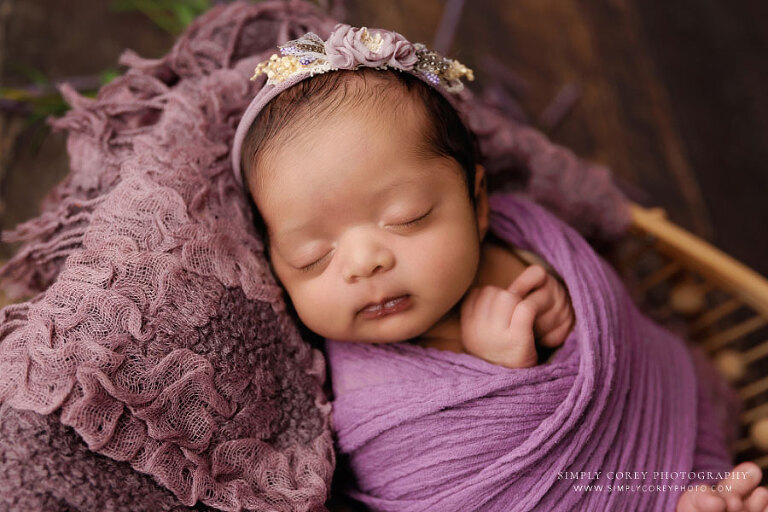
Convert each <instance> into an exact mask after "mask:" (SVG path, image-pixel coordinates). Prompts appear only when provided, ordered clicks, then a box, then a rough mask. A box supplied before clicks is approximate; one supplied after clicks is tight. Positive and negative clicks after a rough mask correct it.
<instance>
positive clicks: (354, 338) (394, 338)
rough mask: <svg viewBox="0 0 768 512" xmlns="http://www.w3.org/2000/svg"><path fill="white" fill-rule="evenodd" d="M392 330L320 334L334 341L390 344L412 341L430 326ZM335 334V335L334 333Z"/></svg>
mask: <svg viewBox="0 0 768 512" xmlns="http://www.w3.org/2000/svg"><path fill="white" fill-rule="evenodd" d="M390 330H391V331H392V332H387V333H380V332H378V333H377V332H352V333H349V332H345V333H329V334H328V335H323V334H320V333H318V334H320V336H322V337H324V338H328V339H332V340H334V341H342V342H351V343H366V344H389V343H403V342H406V341H411V340H413V339H414V338H417V337H419V336H421V335H422V334H424V333H425V332H427V330H428V326H426V327H422V326H413V327H404V328H402V329H390ZM334 334H335V335H334Z"/></svg>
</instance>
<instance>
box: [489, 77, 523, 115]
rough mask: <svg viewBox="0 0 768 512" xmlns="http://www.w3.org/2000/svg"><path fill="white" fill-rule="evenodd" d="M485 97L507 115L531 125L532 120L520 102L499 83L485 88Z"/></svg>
mask: <svg viewBox="0 0 768 512" xmlns="http://www.w3.org/2000/svg"><path fill="white" fill-rule="evenodd" d="M484 94H485V97H486V99H487V100H488V101H490V102H491V103H493V104H494V105H496V106H497V107H498V108H500V109H501V110H502V111H503V112H504V113H505V114H506V115H508V116H510V117H511V118H512V119H514V120H515V121H519V122H521V123H524V124H530V122H531V121H530V118H529V117H528V114H526V113H525V110H523V107H522V105H520V102H519V101H517V99H516V98H514V97H513V96H512V95H510V94H509V93H508V92H507V90H506V89H505V88H504V87H503V86H502V85H501V84H499V83H498V82H496V83H493V84H491V85H489V86H488V87H486V88H485V90H484Z"/></svg>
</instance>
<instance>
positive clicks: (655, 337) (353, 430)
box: [326, 194, 732, 512]
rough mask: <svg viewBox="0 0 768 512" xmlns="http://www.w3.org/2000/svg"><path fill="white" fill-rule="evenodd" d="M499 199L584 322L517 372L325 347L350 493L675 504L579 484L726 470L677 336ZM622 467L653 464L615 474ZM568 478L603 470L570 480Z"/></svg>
mask: <svg viewBox="0 0 768 512" xmlns="http://www.w3.org/2000/svg"><path fill="white" fill-rule="evenodd" d="M490 204H491V212H492V213H491V226H490V227H491V230H492V231H493V232H494V233H496V234H497V235H499V236H500V237H501V238H502V239H504V240H506V241H507V242H509V243H510V244H513V245H515V246H517V247H521V248H523V249H527V250H530V251H533V252H535V253H538V254H539V255H541V256H542V257H544V259H545V260H546V261H548V262H549V263H551V264H552V266H553V267H554V268H555V270H557V272H559V273H560V275H561V276H562V277H563V279H564V280H565V283H566V285H567V287H568V290H569V292H570V295H571V299H572V302H573V308H574V311H575V314H576V323H575V327H574V330H573V332H572V333H571V335H570V336H569V337H568V339H567V340H566V341H565V344H564V346H563V347H561V348H560V349H559V350H558V352H556V354H555V356H554V358H553V360H551V361H550V362H549V363H547V364H544V365H540V366H536V367H533V368H527V369H514V370H513V369H508V368H504V367H501V366H496V365H493V364H490V363H487V362H485V361H483V360H481V359H479V358H476V357H473V356H470V355H467V354H457V353H453V352H448V351H441V350H436V349H432V348H423V347H419V346H416V345H411V344H406V343H400V344H391V345H369V344H358V343H349V342H337V341H331V340H327V341H326V349H327V354H328V357H329V361H330V364H331V369H332V381H333V386H334V392H335V396H336V398H335V400H334V402H333V411H334V412H333V422H334V428H335V429H336V431H337V432H338V439H339V446H340V449H341V451H342V452H344V453H347V454H349V455H350V463H351V466H352V469H353V471H354V472H355V475H356V477H357V482H358V487H359V488H358V489H356V490H352V491H351V495H352V496H354V497H355V498H357V499H359V500H361V501H363V502H365V503H366V504H368V505H369V506H370V507H371V508H372V509H373V510H382V511H392V512H395V511H397V512H406V511H413V512H415V511H423V510H440V511H446V512H449V511H465V510H483V511H487V512H491V511H499V512H512V511H523V510H547V511H556V510H557V511H560V510H562V511H571V510H654V511H673V510H674V509H675V506H676V503H677V500H678V498H679V496H680V494H681V489H680V488H678V489H675V488H672V489H667V490H664V491H655V490H654V491H650V492H648V491H646V492H643V491H639V490H638V491H636V492H618V491H617V492H608V491H605V490H604V491H602V492H599V491H593V492H584V491H576V490H574V488H573V485H574V483H576V484H603V485H612V484H619V483H627V484H629V483H631V484H634V485H637V486H642V485H654V486H657V485H658V486H662V485H668V486H669V485H672V486H674V485H678V486H683V485H686V484H688V483H689V482H690V481H693V480H697V479H699V478H696V476H704V478H701V480H706V476H705V475H696V476H694V478H689V475H686V474H685V473H684V474H683V475H684V476H681V477H679V478H670V477H664V476H656V477H654V476H653V472H654V471H658V472H663V471H668V472H673V471H679V472H689V471H728V470H730V469H731V467H732V466H731V458H730V455H729V453H728V450H727V448H726V442H725V438H726V433H725V432H724V430H723V429H722V427H721V424H720V422H719V420H718V418H717V416H716V413H715V409H714V408H713V407H714V406H713V403H712V400H713V398H714V397H713V396H712V393H711V390H710V389H709V388H710V386H709V384H708V383H707V381H705V379H704V378H703V373H704V372H705V371H706V369H705V368H704V367H699V366H698V364H699V362H696V363H695V362H694V359H692V357H691V353H690V352H689V350H688V349H687V348H686V346H685V344H684V343H683V341H682V340H680V339H678V338H676V337H675V336H674V335H672V334H671V333H669V332H668V331H666V330H664V329H662V328H660V327H659V326H657V325H656V324H654V323H653V322H651V321H650V320H648V319H647V318H646V317H644V316H642V315H641V314H640V313H639V312H638V310H637V309H636V308H635V306H634V305H633V303H632V301H631V299H630V297H629V296H628V294H627V293H626V292H625V290H624V288H623V286H622V284H621V283H620V281H619V279H618V277H617V276H616V275H615V273H614V272H613V270H612V269H611V268H610V267H609V266H608V265H607V264H606V263H605V262H604V261H603V260H602V259H601V258H600V257H599V256H597V255H596V254H595V253H594V252H593V250H592V249H591V248H590V246H589V245H588V244H587V243H586V242H585V241H584V239H583V238H582V237H581V236H579V235H578V234H577V233H576V232H575V231H574V230H573V229H571V228H569V227H568V226H566V225H565V224H563V223H562V222H560V221H558V220H557V219H555V218H554V217H553V216H552V215H551V214H549V213H547V212H546V211H544V210H543V209H542V208H541V207H538V206H536V205H535V204H533V203H530V202H528V201H526V200H523V199H518V198H515V197H514V196H512V195H509V194H495V195H493V196H492V197H491V199H490ZM697 373H700V374H702V375H697ZM710 377H714V375H712V376H710ZM627 470H631V471H647V472H649V473H648V475H647V477H646V478H645V479H639V480H638V479H635V480H632V481H631V482H627V481H624V482H621V481H616V480H615V479H613V480H611V478H610V477H609V476H608V475H607V474H608V472H610V471H622V472H623V471H627ZM570 471H573V472H579V473H580V472H596V471H601V472H602V475H601V476H600V478H599V479H598V478H586V479H585V478H581V479H580V480H576V481H574V480H570V479H565V478H562V476H563V475H565V474H566V473H565V472H570ZM593 474H594V473H593ZM559 477H560V478H559ZM614 477H615V475H614Z"/></svg>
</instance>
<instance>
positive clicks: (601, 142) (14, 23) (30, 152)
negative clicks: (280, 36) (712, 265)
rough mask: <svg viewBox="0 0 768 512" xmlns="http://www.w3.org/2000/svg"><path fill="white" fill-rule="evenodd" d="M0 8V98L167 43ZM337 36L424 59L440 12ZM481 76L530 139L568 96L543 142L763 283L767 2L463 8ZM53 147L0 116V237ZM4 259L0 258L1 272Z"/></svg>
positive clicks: (128, 30) (39, 186)
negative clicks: (523, 116) (599, 170)
mask: <svg viewBox="0 0 768 512" xmlns="http://www.w3.org/2000/svg"><path fill="white" fill-rule="evenodd" d="M63 5H64V4H62V3H61V2H58V1H54V0H48V1H45V0H0V30H2V32H0V84H2V85H3V86H10V85H24V84H28V83H29V78H28V77H27V76H26V75H25V73H24V72H23V69H24V67H25V66H27V67H32V68H34V69H37V70H39V71H41V72H43V73H44V74H45V75H46V76H47V77H48V78H49V79H50V80H58V79H62V78H65V77H72V76H80V75H94V74H96V75H97V74H98V73H100V72H101V71H103V70H104V69H106V68H109V67H115V66H116V61H117V57H118V56H119V54H120V53H121V51H122V50H123V49H124V48H132V49H134V50H136V51H137V52H138V53H139V54H140V55H142V56H145V57H157V56H160V55H162V54H164V53H165V52H167V51H168V49H169V48H170V46H171V45H172V42H173V36H171V35H170V34H168V33H166V32H164V31H162V30H161V29H159V28H158V27H156V26H155V25H153V24H152V23H151V22H150V21H149V20H148V19H147V18H146V17H144V16H143V15H142V14H140V13H116V12H113V11H112V10H111V9H110V5H111V2H110V1H108V0H68V1H67V2H66V8H63ZM345 5H346V8H347V13H348V16H347V21H348V22H350V23H352V24H355V25H368V26H384V27H386V28H390V29H394V30H397V31H399V32H402V33H403V34H404V35H405V36H406V37H408V38H409V39H411V40H418V41H424V42H426V43H430V42H431V41H432V40H433V38H434V36H435V33H436V31H437V27H438V26H439V24H440V20H441V16H442V12H443V9H444V7H445V5H446V2H445V1H438V0H420V1H410V0H409V1H406V0H396V1H392V0H386V1H383V0H380V1H376V2H372V1H368V0H366V1H363V0H347V1H346V2H345ZM449 55H450V56H452V57H457V58H459V59H460V60H462V62H464V63H465V64H467V65H468V66H470V67H473V68H475V69H476V70H477V71H478V75H479V77H478V78H479V80H478V81H477V83H482V82H483V79H484V77H487V76H488V70H487V69H484V68H483V66H484V63H485V60H486V59H487V57H488V56H491V57H492V58H495V59H496V60H497V61H499V62H500V63H501V64H503V66H504V67H506V68H509V69H511V70H513V71H514V72H516V73H517V74H518V75H519V76H520V77H521V78H522V79H523V80H524V82H525V84H526V88H525V93H524V94H522V95H521V96H520V102H521V104H522V106H523V108H524V110H525V111H526V113H527V114H528V115H529V117H530V118H531V119H532V120H533V122H534V123H536V122H537V120H538V119H539V118H540V116H541V113H542V112H543V111H544V109H545V108H546V107H547V106H548V105H549V104H550V103H551V101H552V99H553V98H554V97H555V96H556V95H557V94H558V92H559V91H561V89H562V88H563V87H564V86H566V85H568V86H569V87H571V88H573V87H576V88H578V89H579V90H580V91H581V94H580V96H579V99H578V101H577V102H576V103H575V105H574V107H573V108H572V109H571V110H570V112H569V113H568V114H567V116H566V117H565V118H564V119H563V121H562V122H561V123H559V124H558V125H556V126H555V127H554V128H553V129H551V130H546V131H547V133H548V135H549V136H550V137H551V138H552V139H554V140H555V141H557V142H559V143H561V144H563V145H565V146H568V147H570V148H571V149H573V150H574V151H575V152H576V153H577V154H579V155H580V156H582V157H585V158H588V159H591V160H594V161H598V162H600V163H603V164H606V165H608V166H609V167H610V168H611V169H612V170H613V171H614V173H615V174H616V175H617V176H618V177H619V178H620V180H622V182H624V183H625V184H627V185H628V186H630V187H632V188H633V190H634V194H635V198H636V199H638V200H640V201H642V202H644V203H646V204H654V205H660V206H662V207H664V208H665V209H666V210H667V211H668V213H669V216H670V218H671V219H672V220H673V221H675V222H677V223H679V224H680V225H682V226H683V227H685V228H687V229H690V230H691V231H693V232H694V233H697V234H699V235H701V236H703V237H705V238H706V239H708V240H710V241H712V242H714V243H715V244H716V245H717V246H719V247H721V248H722V249H724V250H725V251H727V252H728V253H730V254H731V255H733V256H734V257H736V258H737V259H739V260H741V261H742V262H744V263H746V264H748V265H750V266H752V267H753V268H755V269H756V270H758V271H759V272H761V273H763V274H768V236H766V235H768V229H767V228H766V220H767V219H768V198H766V192H768V171H766V166H765V164H764V162H765V161H766V160H767V159H768V158H767V157H768V145H766V139H768V97H767V96H766V94H765V92H764V91H765V90H766V84H768V2H765V1H764V0H739V1H734V2H727V3H726V2H722V1H716V0H675V1H674V2H669V1H668V0H590V1H579V0H475V1H468V2H466V3H465V5H464V6H463V16H462V18H461V19H460V21H459V24H458V26H457V29H456V37H455V39H454V44H453V46H452V48H451V51H450V52H449ZM64 142H65V141H64V136H63V135H61V134H54V135H48V134H47V133H46V131H45V130H42V129H40V125H39V124H38V125H35V126H32V127H27V126H26V124H25V118H24V117H23V116H20V115H10V114H7V113H4V114H1V115H0V225H1V226H2V228H4V229H8V228H10V227H12V226H13V225H15V224H16V223H17V222H19V221H22V220H24V219H27V218H29V217H31V216H33V215H34V214H35V213H36V211H37V204H38V202H39V198H40V197H42V195H43V194H44V193H45V192H46V191H47V190H48V189H49V188H50V187H51V186H52V185H53V184H54V183H56V182H57V181H58V180H60V179H61V178H62V177H63V175H64V174H65V173H66V169H67V160H66V153H65V148H64ZM11 251H12V247H10V246H8V245H1V244H0V259H2V258H7V257H8V256H9V255H10V254H11Z"/></svg>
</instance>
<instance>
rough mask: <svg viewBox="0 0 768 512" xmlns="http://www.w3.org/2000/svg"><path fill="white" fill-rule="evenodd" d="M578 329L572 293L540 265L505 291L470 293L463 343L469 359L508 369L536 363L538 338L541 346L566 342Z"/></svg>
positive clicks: (464, 307)
mask: <svg viewBox="0 0 768 512" xmlns="http://www.w3.org/2000/svg"><path fill="white" fill-rule="evenodd" d="M573 323H574V313H573V307H572V306H571V302H570V300H569V298H568V293H567V292H566V290H565V287H563V285H562V284H560V282H558V280H557V279H555V278H554V277H553V276H552V275H550V274H548V273H547V271H546V270H544V268H543V267H541V266H540V265H531V266H530V267H528V268H526V269H525V271H523V272H522V273H521V274H520V275H519V276H518V277H517V278H516V279H515V280H514V281H513V282H512V284H511V285H509V287H508V288H507V289H506V290H505V289H502V288H498V287H496V286H483V287H479V288H473V289H472V290H470V292H469V294H468V295H467V297H466V299H465V300H464V302H463V304H462V306H461V337H462V343H463V344H464V349H465V350H466V351H467V353H469V354H472V355H475V356H477V357H480V358H482V359H485V360H486V361H488V362H491V363H494V364H499V365H502V366H506V367H508V368H528V367H531V366H535V365H536V362H537V360H538V354H537V353H536V344H535V340H534V332H535V333H536V334H538V336H539V339H540V341H541V343H542V345H544V346H547V347H556V346H558V345H560V344H562V343H563V341H565V338H566V337H567V336H568V333H569V332H570V331H571V328H572V327H573Z"/></svg>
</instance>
